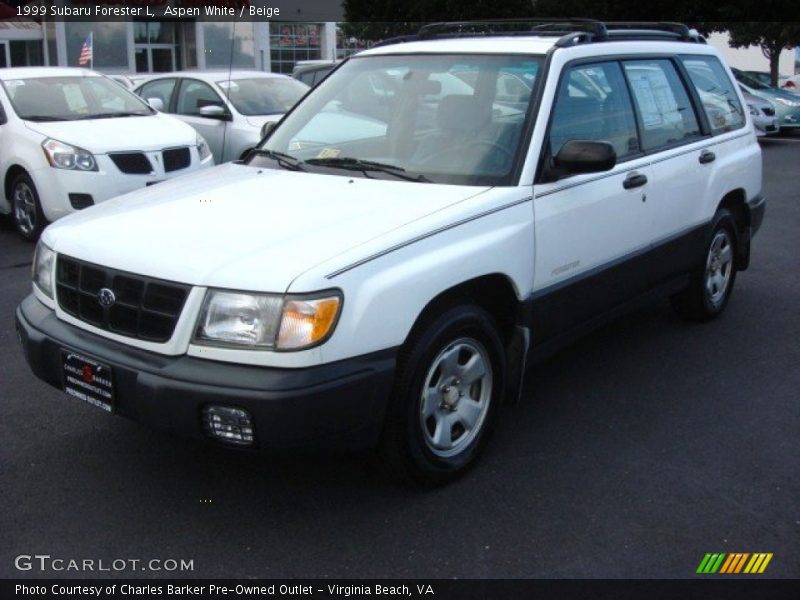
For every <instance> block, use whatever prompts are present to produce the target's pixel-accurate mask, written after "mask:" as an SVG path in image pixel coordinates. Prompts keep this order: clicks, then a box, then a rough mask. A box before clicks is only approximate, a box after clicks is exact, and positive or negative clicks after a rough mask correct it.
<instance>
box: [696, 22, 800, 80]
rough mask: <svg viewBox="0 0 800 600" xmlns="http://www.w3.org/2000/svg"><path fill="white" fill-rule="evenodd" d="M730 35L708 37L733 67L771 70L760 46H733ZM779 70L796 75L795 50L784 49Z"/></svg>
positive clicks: (713, 34)
mask: <svg viewBox="0 0 800 600" xmlns="http://www.w3.org/2000/svg"><path fill="white" fill-rule="evenodd" d="M729 40H730V36H729V35H728V33H727V32H726V33H712V34H711V35H710V36H709V37H708V43H709V44H710V45H712V46H714V47H715V48H717V49H718V50H719V51H720V52H722V54H723V56H724V57H725V60H726V61H727V62H728V64H729V65H730V66H731V67H736V68H737V69H741V70H742V71H769V60H767V58H766V57H765V56H764V54H763V53H762V52H761V48H760V47H759V46H750V47H749V48H731V47H730V44H729V43H728V42H729ZM778 72H779V73H780V74H781V75H794V51H793V50H784V51H783V52H781V58H780V62H779V68H778Z"/></svg>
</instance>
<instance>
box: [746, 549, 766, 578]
mask: <svg viewBox="0 0 800 600" xmlns="http://www.w3.org/2000/svg"><path fill="white" fill-rule="evenodd" d="M771 560H772V553H771V552H770V553H765V552H762V553H758V554H753V558H751V559H750V562H749V563H747V566H746V567H745V569H744V572H745V573H763V572H764V571H765V570H766V568H767V565H768V564H769V561H771Z"/></svg>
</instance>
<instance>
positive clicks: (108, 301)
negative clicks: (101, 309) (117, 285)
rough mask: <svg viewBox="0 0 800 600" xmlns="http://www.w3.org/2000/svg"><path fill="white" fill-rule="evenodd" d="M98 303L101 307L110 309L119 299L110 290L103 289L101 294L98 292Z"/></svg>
mask: <svg viewBox="0 0 800 600" xmlns="http://www.w3.org/2000/svg"><path fill="white" fill-rule="evenodd" d="M97 301H98V302H99V303H100V306H105V307H106V308H109V307H111V306H114V303H115V302H116V301H117V297H116V296H115V295H114V292H112V291H111V290H110V289H108V288H102V289H101V290H100V291H99V292H97Z"/></svg>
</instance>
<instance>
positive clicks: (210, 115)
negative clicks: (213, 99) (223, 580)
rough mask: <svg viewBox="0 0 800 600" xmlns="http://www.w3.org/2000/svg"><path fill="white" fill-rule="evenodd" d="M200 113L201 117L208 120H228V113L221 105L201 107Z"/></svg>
mask: <svg viewBox="0 0 800 600" xmlns="http://www.w3.org/2000/svg"><path fill="white" fill-rule="evenodd" d="M198 112H199V114H200V116H201V117H206V118H207V119H219V120H220V121H227V120H228V111H226V110H225V109H224V108H223V107H222V106H220V105H219V104H209V105H207V106H201V107H200V110H199V111H198Z"/></svg>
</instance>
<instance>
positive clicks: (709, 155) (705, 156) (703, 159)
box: [698, 150, 717, 165]
mask: <svg viewBox="0 0 800 600" xmlns="http://www.w3.org/2000/svg"><path fill="white" fill-rule="evenodd" d="M716 159H717V155H716V154H714V153H713V152H711V150H703V151H702V152H701V153H700V158H699V159H698V160H699V161H700V164H701V165H705V164H708V163H710V162H714V161H715V160H716Z"/></svg>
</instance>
